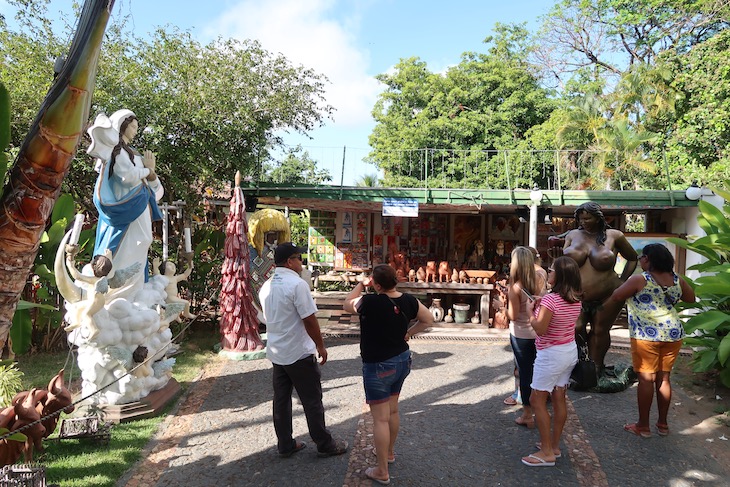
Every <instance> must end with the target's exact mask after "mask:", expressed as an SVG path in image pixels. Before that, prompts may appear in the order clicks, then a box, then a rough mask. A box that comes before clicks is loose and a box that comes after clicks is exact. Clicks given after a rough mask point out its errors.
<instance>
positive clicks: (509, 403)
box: [502, 396, 517, 406]
mask: <svg viewBox="0 0 730 487" xmlns="http://www.w3.org/2000/svg"><path fill="white" fill-rule="evenodd" d="M502 402H503V403H505V404H506V405H507V406H516V405H517V399H515V398H514V397H512V396H507V397H506V398H505V399H504V401H502Z"/></svg>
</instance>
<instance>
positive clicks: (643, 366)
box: [631, 338, 682, 373]
mask: <svg viewBox="0 0 730 487" xmlns="http://www.w3.org/2000/svg"><path fill="white" fill-rule="evenodd" d="M680 348H682V340H677V341H676V342H651V341H648V340H637V339H635V338H632V339H631V361H632V362H633V365H634V371H635V372H646V373H656V372H671V371H672V367H673V366H674V361H675V360H677V355H679V349H680Z"/></svg>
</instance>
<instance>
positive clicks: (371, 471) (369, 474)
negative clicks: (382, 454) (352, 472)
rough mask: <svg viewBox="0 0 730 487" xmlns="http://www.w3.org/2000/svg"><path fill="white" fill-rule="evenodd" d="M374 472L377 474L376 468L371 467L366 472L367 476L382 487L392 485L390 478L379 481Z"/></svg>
mask: <svg viewBox="0 0 730 487" xmlns="http://www.w3.org/2000/svg"><path fill="white" fill-rule="evenodd" d="M373 472H375V467H369V468H367V469H366V470H365V476H366V477H367V478H369V479H370V480H372V481H373V482H377V483H379V484H380V485H390V477H388V478H387V479H385V480H383V479H379V478H377V477H374V476H373Z"/></svg>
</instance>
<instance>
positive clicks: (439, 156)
mask: <svg viewBox="0 0 730 487" xmlns="http://www.w3.org/2000/svg"><path fill="white" fill-rule="evenodd" d="M303 149H304V150H306V151H307V153H308V154H309V156H310V157H311V158H312V159H314V160H315V161H317V164H318V168H319V169H325V170H327V171H328V172H329V174H330V175H331V177H332V179H331V181H330V182H328V183H326V184H330V185H333V186H340V185H344V186H355V185H358V184H357V183H358V182H360V181H361V180H362V178H363V176H366V175H367V176H377V178H378V179H380V180H381V181H384V182H385V185H386V186H390V187H409V188H463V189H466V188H481V189H512V188H532V186H533V185H534V184H537V185H538V186H540V187H541V188H542V189H548V190H550V189H636V186H637V184H640V185H641V186H642V187H655V186H656V185H657V184H660V185H662V186H664V183H665V181H664V179H663V178H662V177H661V173H659V172H657V171H656V170H655V171H653V172H651V171H649V172H647V171H646V170H644V171H640V170H638V169H635V168H634V167H633V166H630V165H628V164H624V163H623V160H622V158H621V156H620V154H619V153H617V152H606V151H591V150H454V149H438V148H425V149H407V150H393V151H388V152H384V153H381V156H380V158H379V159H378V160H377V161H376V160H374V159H373V158H372V157H371V155H372V149H369V148H366V149H363V148H349V147H347V148H343V147H339V148H338V147H303ZM376 162H377V164H376ZM650 166H651V162H650ZM306 176H307V175H304V178H305V181H306V179H307V178H306ZM307 182H308V181H307ZM647 182H648V183H647ZM641 183H645V184H641ZM654 189H660V188H654ZM661 189H666V188H664V187H662V188H661Z"/></svg>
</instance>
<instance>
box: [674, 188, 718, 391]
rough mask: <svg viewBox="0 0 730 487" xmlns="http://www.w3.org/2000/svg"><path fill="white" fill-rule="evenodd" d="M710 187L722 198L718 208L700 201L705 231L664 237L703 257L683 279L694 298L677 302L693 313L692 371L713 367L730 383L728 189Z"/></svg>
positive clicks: (687, 325) (690, 322) (690, 326)
mask: <svg viewBox="0 0 730 487" xmlns="http://www.w3.org/2000/svg"><path fill="white" fill-rule="evenodd" d="M714 191H715V193H716V194H718V195H720V196H722V197H723V198H724V199H725V201H726V202H725V205H724V208H723V209H722V210H720V209H718V208H716V207H715V206H713V205H711V204H710V203H707V202H705V201H700V203H699V210H700V216H699V218H698V222H699V224H700V227H701V228H702V229H703V230H704V231H705V233H706V235H705V236H704V237H699V238H694V239H690V240H691V241H687V240H683V239H679V238H671V239H668V240H670V241H671V242H672V243H675V244H676V245H678V246H680V247H684V248H685V249H687V250H691V251H693V252H696V253H698V254H700V255H701V256H703V257H705V258H706V259H707V262H703V263H701V264H696V265H693V266H692V267H690V268H689V269H690V270H697V271H699V272H701V273H703V274H704V275H703V276H702V277H699V278H697V280H695V281H694V282H692V281H691V280H690V279H687V281H688V282H689V283H690V285H691V286H692V287H693V288H694V290H695V293H696V294H697V297H698V298H699V300H698V302H696V303H682V304H681V305H679V307H680V308H681V309H689V310H691V312H692V313H693V314H692V317H691V318H690V319H689V320H687V322H686V323H685V331H686V332H687V335H688V336H687V338H686V339H685V343H686V344H687V345H689V346H691V347H693V349H694V350H695V351H694V354H693V358H692V365H693V370H694V371H695V372H706V371H710V370H717V371H718V372H719V378H720V381H721V382H722V383H723V384H724V385H725V386H726V387H730V218H729V217H728V215H730V204H728V201H730V192H728V191H723V190H718V189H714Z"/></svg>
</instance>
